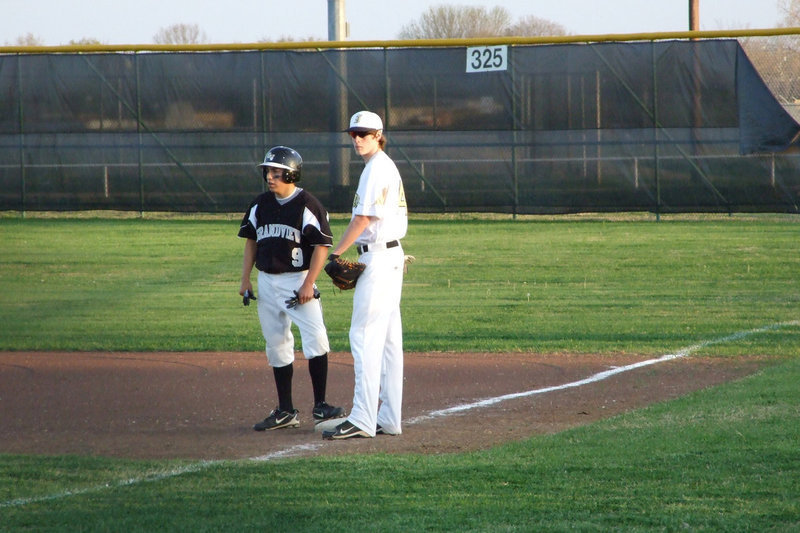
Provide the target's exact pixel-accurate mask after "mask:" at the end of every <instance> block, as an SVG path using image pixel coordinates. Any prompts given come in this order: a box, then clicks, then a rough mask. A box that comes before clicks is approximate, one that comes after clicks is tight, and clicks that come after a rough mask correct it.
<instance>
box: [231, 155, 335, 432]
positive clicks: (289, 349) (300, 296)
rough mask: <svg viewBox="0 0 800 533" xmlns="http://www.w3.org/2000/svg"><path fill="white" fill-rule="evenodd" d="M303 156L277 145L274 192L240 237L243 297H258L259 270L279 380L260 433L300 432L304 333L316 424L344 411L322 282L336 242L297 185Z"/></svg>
mask: <svg viewBox="0 0 800 533" xmlns="http://www.w3.org/2000/svg"><path fill="white" fill-rule="evenodd" d="M302 164H303V159H302V158H301V157H300V154H299V153H297V152H296V151H295V150H293V149H292V148H289V147H286V146H276V147H274V148H271V149H270V150H269V151H268V152H267V154H266V156H265V157H264V162H263V163H261V164H260V165H259V166H260V167H261V168H262V171H263V176H264V181H266V183H267V186H268V187H269V191H267V192H264V193H262V194H261V195H259V196H258V197H257V198H256V199H255V200H254V201H253V202H252V203H251V204H250V206H249V207H248V208H247V212H246V213H245V214H244V217H243V218H242V224H241V228H240V229H239V237H242V238H244V239H246V241H245V246H244V259H243V262H242V281H241V285H240V287H239V294H240V295H242V296H243V297H244V303H245V304H247V303H248V302H249V298H253V299H255V297H253V296H252V294H253V285H252V283H251V282H250V274H251V272H252V270H253V266H255V267H256V269H257V270H258V298H257V299H256V303H257V307H258V318H259V321H260V322H261V331H262V333H263V334H264V340H265V341H266V352H267V359H268V361H269V364H270V366H271V367H272V371H273V374H274V377H275V386H276V388H277V392H278V406H277V407H276V408H275V409H274V410H273V411H272V412H271V413H270V414H269V416H267V418H265V419H264V420H263V421H261V422H259V423H257V424H255V425H254V426H253V429H255V430H256V431H264V430H273V429H280V428H286V427H296V426H297V425H298V424H299V423H300V422H299V421H298V419H297V413H298V411H297V409H295V408H294V405H293V403H292V375H293V372H294V365H293V362H294V337H293V335H292V328H291V326H292V323H294V324H296V325H297V328H298V329H299V331H300V339H301V342H302V347H303V355H304V356H305V358H306V359H307V360H308V371H309V374H310V375H311V386H312V389H313V391H314V408H313V410H312V416H313V418H314V420H315V422H321V421H322V420H328V419H330V418H340V417H343V416H344V414H345V413H344V409H342V408H341V407H334V406H332V405H328V404H327V403H326V402H325V388H326V385H327V379H328V351H329V350H330V347H329V344H328V333H327V330H326V328H325V323H324V321H323V319H322V305H321V304H320V301H319V292H318V291H317V288H316V285H315V282H316V280H317V276H318V275H319V273H320V271H321V270H322V267H323V265H324V263H325V259H326V257H327V254H328V248H329V247H330V246H331V244H332V243H333V236H332V234H331V229H330V224H329V222H328V213H327V211H326V210H325V208H324V207H322V204H321V203H320V202H319V200H317V199H316V198H315V197H314V196H313V195H311V194H310V193H309V192H308V191H305V190H303V189H302V188H300V187H298V186H296V185H295V183H296V182H297V181H299V180H300V175H301V169H302Z"/></svg>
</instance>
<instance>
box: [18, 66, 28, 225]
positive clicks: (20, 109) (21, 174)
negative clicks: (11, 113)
mask: <svg viewBox="0 0 800 533" xmlns="http://www.w3.org/2000/svg"><path fill="white" fill-rule="evenodd" d="M22 91H23V87H22V54H17V93H18V94H17V120H18V121H19V182H20V203H21V204H22V205H20V209H21V214H22V218H25V200H26V198H25V187H26V183H25V114H24V108H23V105H22V94H23V93H22Z"/></svg>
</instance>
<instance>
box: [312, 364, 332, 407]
mask: <svg viewBox="0 0 800 533" xmlns="http://www.w3.org/2000/svg"><path fill="white" fill-rule="evenodd" d="M308 373H309V374H311V388H312V389H314V405H317V404H318V403H322V402H324V401H325V386H326V384H327V382H328V354H323V355H318V356H316V357H312V358H311V359H309V360H308Z"/></svg>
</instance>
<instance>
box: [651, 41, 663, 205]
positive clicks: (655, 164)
mask: <svg viewBox="0 0 800 533" xmlns="http://www.w3.org/2000/svg"><path fill="white" fill-rule="evenodd" d="M650 50H651V51H652V61H653V158H654V161H653V173H654V178H655V182H656V221H660V220H661V180H660V176H659V168H658V167H659V160H658V76H657V75H656V43H655V42H652V41H651V42H650Z"/></svg>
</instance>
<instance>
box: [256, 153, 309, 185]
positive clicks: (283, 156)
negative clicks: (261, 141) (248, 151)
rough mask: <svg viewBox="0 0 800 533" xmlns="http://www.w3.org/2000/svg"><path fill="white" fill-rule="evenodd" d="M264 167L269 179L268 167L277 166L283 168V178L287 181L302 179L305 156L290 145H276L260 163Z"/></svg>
mask: <svg viewBox="0 0 800 533" xmlns="http://www.w3.org/2000/svg"><path fill="white" fill-rule="evenodd" d="M260 166H261V167H262V168H264V172H263V176H264V179H265V180H266V179H267V169H266V167H276V168H280V169H282V170H283V172H282V173H281V178H282V179H283V181H285V182H286V183H294V182H296V181H300V175H301V172H302V170H301V169H302V166H303V158H302V157H300V154H299V153H297V151H296V150H294V149H293V148H289V147H288V146H275V147H273V148H271V149H270V150H269V151H268V152H267V155H266V156H264V162H263V163H261V165H260Z"/></svg>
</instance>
